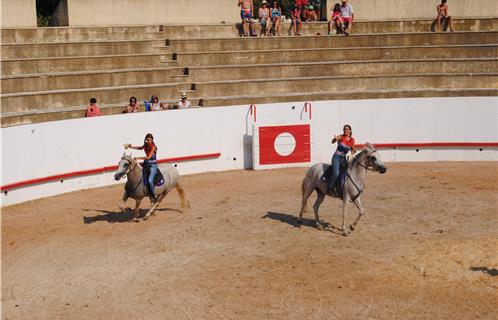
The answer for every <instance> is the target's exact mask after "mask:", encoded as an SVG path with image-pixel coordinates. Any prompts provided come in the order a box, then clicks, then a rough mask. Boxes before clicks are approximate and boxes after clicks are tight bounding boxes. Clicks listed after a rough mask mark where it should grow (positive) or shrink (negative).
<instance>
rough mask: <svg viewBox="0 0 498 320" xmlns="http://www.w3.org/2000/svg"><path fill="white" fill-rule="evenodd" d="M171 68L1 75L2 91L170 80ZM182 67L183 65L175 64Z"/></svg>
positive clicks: (164, 81) (91, 86)
mask: <svg viewBox="0 0 498 320" xmlns="http://www.w3.org/2000/svg"><path fill="white" fill-rule="evenodd" d="M174 70H175V68H170V67H162V68H160V67H156V68H136V69H116V70H97V71H77V72H52V73H37V74H27V75H9V76H2V77H1V84H2V93H3V94H6V93H15V92H34V91H47V90H65V89H81V88H95V87H97V88H98V87H110V86H126V85H137V84H154V83H170V82H172V73H173V71H174ZM179 70H183V68H179Z"/></svg>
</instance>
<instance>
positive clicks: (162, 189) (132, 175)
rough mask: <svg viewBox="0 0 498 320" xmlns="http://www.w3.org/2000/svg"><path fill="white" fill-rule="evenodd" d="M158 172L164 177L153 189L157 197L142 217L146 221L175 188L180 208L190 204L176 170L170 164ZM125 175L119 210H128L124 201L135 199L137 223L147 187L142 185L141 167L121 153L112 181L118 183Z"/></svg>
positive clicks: (164, 165) (128, 156) (135, 219)
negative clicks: (161, 182)
mask: <svg viewBox="0 0 498 320" xmlns="http://www.w3.org/2000/svg"><path fill="white" fill-rule="evenodd" d="M159 170H160V171H161V173H162V175H163V177H164V184H163V185H161V186H157V187H156V188H155V194H156V195H157V200H156V203H154V205H153V206H152V208H150V209H149V211H147V213H146V214H145V216H144V220H147V219H148V218H149V217H150V216H151V215H152V214H153V213H154V210H155V209H156V208H157V206H158V205H159V204H160V203H161V201H163V200H164V198H165V197H166V195H167V194H168V192H170V191H171V189H173V188H175V189H176V190H177V191H178V194H179V195H180V200H181V206H182V208H185V207H187V208H190V204H189V203H188V201H187V199H186V198H185V191H184V190H183V188H182V186H181V185H180V182H179V180H180V174H179V173H178V170H176V169H175V167H173V166H172V165H170V164H162V165H160V166H159ZM125 175H126V176H127V178H128V179H127V180H128V181H126V184H125V188H124V189H125V191H124V194H123V202H122V203H121V205H120V206H119V208H120V209H121V210H123V211H126V210H129V209H130V208H127V207H126V200H128V198H133V199H135V201H136V203H135V209H134V217H133V220H134V221H137V222H138V221H139V220H138V208H139V207H140V202H142V199H143V198H145V197H147V196H148V192H147V187H146V185H145V184H144V179H143V176H142V166H141V165H140V164H139V163H138V162H137V161H135V159H133V158H132V157H131V155H126V153H124V152H123V156H122V157H121V161H119V165H118V169H117V170H116V173H115V174H114V179H115V180H116V181H118V180H120V179H121V178H122V177H124V176H125Z"/></svg>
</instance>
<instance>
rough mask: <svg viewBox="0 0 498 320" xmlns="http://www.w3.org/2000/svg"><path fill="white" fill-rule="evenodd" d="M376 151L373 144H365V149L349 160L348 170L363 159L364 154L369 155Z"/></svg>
mask: <svg viewBox="0 0 498 320" xmlns="http://www.w3.org/2000/svg"><path fill="white" fill-rule="evenodd" d="M374 151H375V147H374V146H373V144H371V143H370V142H365V149H363V150H361V151H360V152H358V153H357V154H355V155H354V156H352V157H349V159H348V168H351V166H352V165H353V164H354V163H355V162H356V161H357V160H358V159H359V158H360V157H362V156H363V155H364V154H367V153H371V152H374Z"/></svg>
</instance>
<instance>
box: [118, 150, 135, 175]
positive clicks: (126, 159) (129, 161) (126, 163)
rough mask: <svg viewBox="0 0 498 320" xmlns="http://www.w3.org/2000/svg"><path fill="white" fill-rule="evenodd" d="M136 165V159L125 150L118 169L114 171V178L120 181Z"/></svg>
mask: <svg viewBox="0 0 498 320" xmlns="http://www.w3.org/2000/svg"><path fill="white" fill-rule="evenodd" d="M134 165H136V161H135V160H134V159H133V157H132V156H131V154H129V155H127V154H126V153H125V152H123V156H122V157H121V160H120V161H119V163H118V169H117V170H116V172H115V173H114V180H116V181H119V180H120V179H121V178H123V177H124V176H125V175H127V174H128V173H129V172H130V171H131V170H132V168H133V166H134Z"/></svg>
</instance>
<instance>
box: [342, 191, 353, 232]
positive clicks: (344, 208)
mask: <svg viewBox="0 0 498 320" xmlns="http://www.w3.org/2000/svg"><path fill="white" fill-rule="evenodd" d="M350 200H351V198H350V196H349V193H348V192H346V194H345V195H344V199H342V235H343V236H345V237H347V236H348V233H349V231H348V230H346V212H347V211H348V204H349V201H350Z"/></svg>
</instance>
